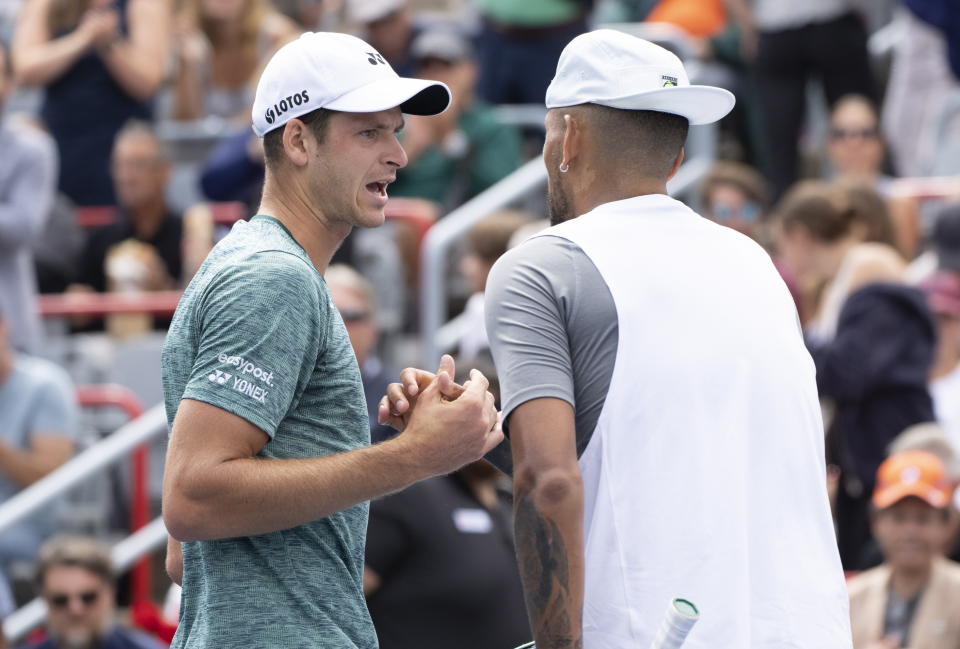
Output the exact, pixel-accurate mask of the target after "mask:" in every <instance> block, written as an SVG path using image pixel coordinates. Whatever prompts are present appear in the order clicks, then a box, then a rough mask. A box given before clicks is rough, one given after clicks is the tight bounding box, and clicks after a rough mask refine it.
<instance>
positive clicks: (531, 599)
mask: <svg viewBox="0 0 960 649" xmlns="http://www.w3.org/2000/svg"><path fill="white" fill-rule="evenodd" d="M510 441H511V444H512V446H513V462H514V526H515V530H516V546H517V561H518V564H519V567H520V578H521V580H522V582H523V590H524V598H525V599H526V603H527V614H528V616H529V618H530V628H531V629H532V630H533V636H534V639H535V640H536V644H537V647H538V649H581V648H582V647H583V623H582V614H583V579H584V577H583V571H584V558H583V481H582V478H581V475H580V467H579V466H578V465H577V451H576V434H575V424H574V413H573V408H572V407H571V406H570V404H568V403H567V402H565V401H562V400H560V399H549V398H547V399H534V400H532V401H528V402H526V403H524V404H522V405H520V406H518V407H517V408H516V409H515V410H514V411H513V412H512V413H511V415H510Z"/></svg>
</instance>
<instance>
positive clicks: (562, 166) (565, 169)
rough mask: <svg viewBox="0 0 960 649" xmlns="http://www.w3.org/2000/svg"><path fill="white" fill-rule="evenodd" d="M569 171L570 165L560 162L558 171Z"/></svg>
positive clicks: (563, 172)
mask: <svg viewBox="0 0 960 649" xmlns="http://www.w3.org/2000/svg"><path fill="white" fill-rule="evenodd" d="M568 171H570V165H568V164H565V163H560V173H562V174H565V173H567V172H568Z"/></svg>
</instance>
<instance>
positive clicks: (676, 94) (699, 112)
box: [548, 86, 736, 126]
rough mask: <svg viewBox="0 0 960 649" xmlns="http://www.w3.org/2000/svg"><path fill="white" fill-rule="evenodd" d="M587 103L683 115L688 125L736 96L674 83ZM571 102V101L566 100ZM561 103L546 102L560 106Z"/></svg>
mask: <svg viewBox="0 0 960 649" xmlns="http://www.w3.org/2000/svg"><path fill="white" fill-rule="evenodd" d="M588 103H591V104H600V105H601V106H609V107H610V108H621V109H623V110H653V111H658V112H661V113H672V114H674V115H680V116H681V117H686V118H687V121H689V122H690V125H691V126H697V125H700V124H712V123H713V122H716V121H718V120H720V119H722V118H723V117H726V115H727V114H728V113H729V112H730V111H731V110H733V106H734V104H735V103H736V99H735V98H734V96H733V93H732V92H730V91H729V90H725V89H723V88H716V87H714V86H674V87H670V88H655V89H653V90H647V91H644V92H638V93H637V94H635V95H629V96H626V97H617V98H616V99H601V98H597V99H592V100H590V102H588ZM570 105H573V104H570ZM561 107H562V106H559V105H556V106H548V108H561Z"/></svg>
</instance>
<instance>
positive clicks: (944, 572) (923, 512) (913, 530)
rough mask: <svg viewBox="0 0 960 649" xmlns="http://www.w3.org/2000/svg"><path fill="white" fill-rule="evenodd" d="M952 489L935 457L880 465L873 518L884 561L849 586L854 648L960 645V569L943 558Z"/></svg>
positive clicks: (906, 456)
mask: <svg viewBox="0 0 960 649" xmlns="http://www.w3.org/2000/svg"><path fill="white" fill-rule="evenodd" d="M951 492H952V488H951V486H950V484H949V483H948V481H947V479H946V475H945V473H944V467H943V463H942V462H941V461H940V459H939V458H937V456H935V455H933V454H931V453H927V452H924V451H907V452H904V453H901V454H898V455H893V456H891V457H890V458H888V459H887V460H886V461H885V462H884V463H883V465H881V467H880V469H879V471H878V473H877V487H876V489H875V490H874V492H873V499H872V501H873V507H874V511H873V513H872V516H871V518H872V525H873V530H874V534H875V536H876V538H877V540H878V541H879V542H880V547H881V549H882V551H883V555H884V563H883V565H881V566H879V567H877V568H874V569H873V570H870V571H868V572H865V573H863V574H862V575H858V576H856V577H854V578H853V579H852V580H851V581H850V583H849V588H850V618H851V626H852V630H853V644H854V648H855V649H896V648H897V647H916V648H918V649H919V648H921V647H922V648H924V649H948V648H951V647H956V646H958V645H960V613H958V609H957V606H956V602H958V601H960V565H957V564H955V563H953V562H951V561H947V560H946V559H944V558H943V557H942V556H941V553H942V546H943V542H944V535H945V533H946V522H947V518H948V510H947V507H948V506H949V504H950V499H951Z"/></svg>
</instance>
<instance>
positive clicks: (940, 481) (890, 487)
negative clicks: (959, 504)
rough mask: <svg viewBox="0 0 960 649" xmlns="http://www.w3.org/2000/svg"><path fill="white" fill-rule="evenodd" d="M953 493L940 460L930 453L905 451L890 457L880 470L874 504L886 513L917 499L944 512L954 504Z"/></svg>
mask: <svg viewBox="0 0 960 649" xmlns="http://www.w3.org/2000/svg"><path fill="white" fill-rule="evenodd" d="M952 491H953V489H952V488H951V486H950V482H949V481H948V480H947V472H946V470H945V469H944V466H943V462H942V461H941V460H940V458H938V457H937V456H936V455H934V454H933V453H928V452H927V451H904V452H903V453H897V454H896V455H891V456H890V457H888V458H887V459H886V460H884V462H883V464H881V465H880V468H879V469H878V470H877V487H876V489H874V490H873V504H874V506H875V507H877V508H878V509H885V508H887V507H890V506H891V505H894V504H896V503H898V502H900V501H901V500H903V499H904V498H906V497H907V496H916V497H917V498H920V499H921V500H923V501H925V502H926V503H928V504H929V505H930V506H931V507H936V508H937V509H940V508H943V507H946V506H947V504H948V503H949V502H950V495H951V492H952Z"/></svg>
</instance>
